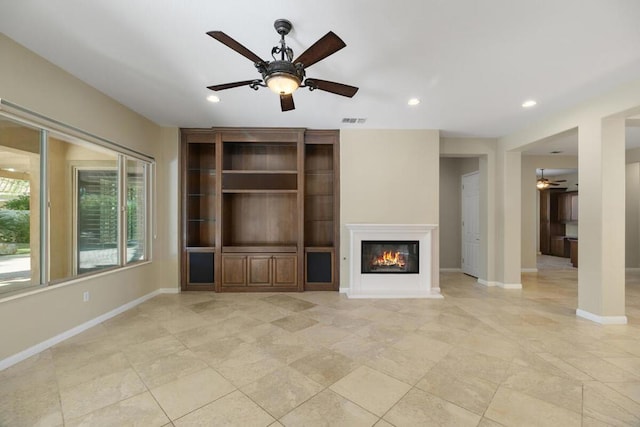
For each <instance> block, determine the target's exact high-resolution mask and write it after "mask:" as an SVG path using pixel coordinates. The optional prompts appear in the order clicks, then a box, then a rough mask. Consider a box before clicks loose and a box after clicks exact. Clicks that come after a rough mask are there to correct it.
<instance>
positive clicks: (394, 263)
mask: <svg viewBox="0 0 640 427" xmlns="http://www.w3.org/2000/svg"><path fill="white" fill-rule="evenodd" d="M419 251H420V242H419V241H418V240H362V251H361V253H362V260H361V262H360V267H361V273H362V274H389V273H391V274H418V273H419V272H420V271H419V259H420V256H419V254H420V253H419Z"/></svg>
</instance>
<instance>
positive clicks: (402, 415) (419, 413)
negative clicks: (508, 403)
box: [384, 388, 480, 427]
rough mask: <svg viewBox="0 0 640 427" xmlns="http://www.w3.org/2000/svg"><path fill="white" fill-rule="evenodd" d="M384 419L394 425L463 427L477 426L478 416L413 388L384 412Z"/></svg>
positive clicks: (398, 426)
mask: <svg viewBox="0 0 640 427" xmlns="http://www.w3.org/2000/svg"><path fill="white" fill-rule="evenodd" d="M384 419H385V420H386V421H388V422H390V423H391V424H393V425H394V426H396V427H403V426H428V425H437V426H452V427H454V426H455V427H463V426H477V425H478V422H479V421H480V416H479V415H476V414H474V413H472V412H469V411H467V410H466V409H463V408H461V407H459V406H456V405H454V404H453V403H449V402H447V401H445V400H443V399H440V398H439V397H436V396H433V395H431V394H429V393H425V392H424V391H422V390H418V389H415V388H414V389H412V390H411V391H409V393H407V394H406V395H405V396H404V397H403V398H402V399H401V400H400V401H399V402H398V403H397V404H396V405H395V406H394V407H393V408H391V410H390V411H389V412H387V413H386V414H385V416H384Z"/></svg>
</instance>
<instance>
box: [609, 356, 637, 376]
mask: <svg viewBox="0 0 640 427" xmlns="http://www.w3.org/2000/svg"><path fill="white" fill-rule="evenodd" d="M604 360H605V361H607V362H609V363H611V364H613V365H616V366H617V367H618V368H620V369H623V370H625V371H627V372H630V373H631V374H633V375H635V377H636V379H637V380H638V381H640V357H606V358H604ZM629 380H631V379H629Z"/></svg>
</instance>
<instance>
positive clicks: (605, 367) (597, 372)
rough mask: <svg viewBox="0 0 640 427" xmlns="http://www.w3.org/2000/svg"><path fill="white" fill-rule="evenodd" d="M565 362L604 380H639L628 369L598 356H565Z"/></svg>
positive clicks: (599, 379)
mask: <svg viewBox="0 0 640 427" xmlns="http://www.w3.org/2000/svg"><path fill="white" fill-rule="evenodd" d="M565 360H566V362H567V363H569V364H571V365H573V366H575V367H576V368H577V369H579V370H581V371H582V372H584V373H586V374H587V375H589V376H591V377H593V378H594V379H596V380H598V381H604V382H625V381H640V377H639V376H637V375H634V374H632V373H631V372H629V371H628V370H625V369H621V368H618V367H617V366H616V365H614V364H613V363H610V362H607V361H606V360H602V359H599V358H586V357H580V358H567V359H565Z"/></svg>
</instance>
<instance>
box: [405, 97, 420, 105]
mask: <svg viewBox="0 0 640 427" xmlns="http://www.w3.org/2000/svg"><path fill="white" fill-rule="evenodd" d="M407 104H409V105H418V104H420V100H419V99H418V98H411V99H410V100H409V102H407Z"/></svg>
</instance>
